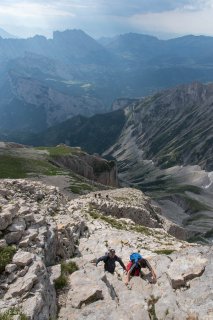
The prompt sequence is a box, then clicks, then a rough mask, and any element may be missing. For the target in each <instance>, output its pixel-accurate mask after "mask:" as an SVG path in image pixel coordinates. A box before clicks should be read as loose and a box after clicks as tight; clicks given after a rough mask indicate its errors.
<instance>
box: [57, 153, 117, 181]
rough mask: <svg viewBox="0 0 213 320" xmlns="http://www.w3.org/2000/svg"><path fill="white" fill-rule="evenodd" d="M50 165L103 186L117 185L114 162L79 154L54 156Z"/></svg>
mask: <svg viewBox="0 0 213 320" xmlns="http://www.w3.org/2000/svg"><path fill="white" fill-rule="evenodd" d="M52 163H54V164H57V165H59V166H60V167H62V168H65V169H69V170H71V171H73V172H75V173H77V174H79V175H81V176H83V177H85V178H87V179H90V180H92V181H96V182H99V183H101V184H103V185H107V186H112V187H116V186H117V185H118V180H117V166H116V163H115V162H114V161H107V160H105V159H103V158H101V157H99V156H94V155H89V154H86V153H83V152H82V153H80V152H79V154H78V155H70V156H69V155H66V156H54V158H53V159H52Z"/></svg>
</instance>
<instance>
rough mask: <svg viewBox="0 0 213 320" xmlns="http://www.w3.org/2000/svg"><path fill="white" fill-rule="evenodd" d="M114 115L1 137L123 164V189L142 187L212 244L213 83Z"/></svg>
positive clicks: (126, 105)
mask: <svg viewBox="0 0 213 320" xmlns="http://www.w3.org/2000/svg"><path fill="white" fill-rule="evenodd" d="M113 109H115V111H113V112H111V113H106V114H100V115H95V116H92V117H90V118H86V117H82V116H77V117H74V118H72V119H70V120H67V121H65V122H63V123H61V124H58V125H56V126H53V127H51V128H49V129H48V130H46V131H44V132H41V133H39V134H27V135H26V133H19V134H16V135H15V134H12V135H9V136H7V135H3V136H1V139H2V140H6V139H8V140H11V141H12V140H13V141H17V142H21V143H25V144H30V145H35V146H39V145H46V146H49V145H52V146H54V145H56V144H59V143H65V144H68V145H70V146H81V147H82V148H83V149H85V150H86V151H87V152H91V153H99V154H102V155H103V156H105V157H107V158H109V159H116V160H117V163H118V172H119V180H120V184H121V185H123V186H126V185H130V186H133V187H137V188H139V189H141V190H143V191H144V192H146V193H147V194H149V196H151V197H152V199H153V200H154V201H156V202H157V203H158V205H160V206H161V208H162V212H163V213H164V214H165V216H167V217H168V218H170V219H171V220H172V221H174V222H175V223H178V224H179V225H181V226H184V227H186V228H187V229H188V230H189V234H191V236H192V235H193V236H194V235H196V236H198V237H200V234H202V235H204V236H205V237H206V238H209V239H211V238H212V227H213V216H212V215H213V201H212V192H213V189H212V188H213V185H212V181H213V174H212V171H213V157H212V154H213V143H212V142H213V125H212V123H213V118H212V117H213V112H212V111H213V110H212V109H213V85H212V84H208V85H202V84H201V83H197V82H195V83H192V84H189V85H180V86H177V87H175V88H173V89H167V90H164V91H162V92H158V93H157V94H154V95H152V96H148V97H146V98H142V99H132V100H131V99H118V100H117V101H115V102H114V104H113Z"/></svg>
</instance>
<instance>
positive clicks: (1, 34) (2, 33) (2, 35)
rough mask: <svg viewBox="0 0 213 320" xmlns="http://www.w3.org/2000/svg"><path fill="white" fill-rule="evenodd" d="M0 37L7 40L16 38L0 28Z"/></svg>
mask: <svg viewBox="0 0 213 320" xmlns="http://www.w3.org/2000/svg"><path fill="white" fill-rule="evenodd" d="M0 37H1V38H4V39H8V38H16V36H14V35H12V34H10V33H9V32H7V31H5V30H4V29H2V28H0Z"/></svg>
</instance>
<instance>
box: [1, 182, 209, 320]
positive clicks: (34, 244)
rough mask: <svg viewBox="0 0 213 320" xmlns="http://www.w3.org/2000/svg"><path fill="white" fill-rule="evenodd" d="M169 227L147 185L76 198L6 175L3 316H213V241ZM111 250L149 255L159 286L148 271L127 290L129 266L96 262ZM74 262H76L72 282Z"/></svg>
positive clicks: (192, 319)
mask: <svg viewBox="0 0 213 320" xmlns="http://www.w3.org/2000/svg"><path fill="white" fill-rule="evenodd" d="M168 224H169V222H168V221H165V220H163V219H161V214H160V210H159V208H157V207H154V206H152V204H151V202H150V199H149V198H147V197H145V196H144V195H143V193H142V192H140V191H138V190H134V189H115V190H110V191H109V190H108V191H101V192H100V193H98V194H95V193H91V194H89V195H87V196H82V197H79V198H77V199H74V200H72V201H68V200H67V198H66V197H65V196H64V195H62V194H60V192H59V190H58V189H57V188H56V187H51V186H46V185H45V184H42V183H40V182H32V181H29V180H1V181H0V230H1V231H0V236H1V239H0V251H1V255H0V257H1V258H0V299H1V300H0V310H1V311H0V314H5V312H9V311H8V310H13V308H14V307H18V310H19V311H17V313H18V312H19V314H20V312H21V314H22V316H20V315H17V314H16V315H11V318H10V319H21V320H22V319H33V320H49V319H56V318H58V319H61V320H62V319H63V320H66V319H67V320H74V319H76V320H77V319H78V320H79V319H82V320H83V319H88V320H93V319H101V320H113V319H122V320H131V319H135V318H137V319H144V320H146V319H149V320H150V319H158V320H160V319H162V320H163V319H167V320H169V319H178V320H179V319H186V320H210V319H212V318H213V309H212V298H213V295H212V292H213V286H212V281H211V279H212V273H213V263H212V257H213V251H212V247H210V246H201V245H197V244H189V243H187V242H185V241H183V240H177V239H176V238H175V237H174V236H172V235H171V234H169V233H168V232H167V230H168ZM109 247H113V248H115V249H116V254H117V255H118V256H120V257H121V258H122V260H123V261H124V263H125V264H126V263H127V262H128V258H129V255H130V253H131V252H134V251H139V252H140V253H141V254H142V255H143V256H144V257H146V258H147V259H148V260H149V261H150V264H151V265H152V266H153V267H154V269H155V270H156V273H157V282H156V283H155V284H153V283H150V274H149V273H146V275H145V276H144V277H143V279H142V278H138V277H135V278H132V279H131V281H130V284H129V285H128V286H126V285H125V284H124V277H125V276H124V274H123V271H122V268H121V267H120V265H118V266H117V267H116V273H115V274H114V275H111V274H108V273H105V272H104V271H103V265H102V264H101V263H100V264H99V265H98V267H95V265H94V261H95V260H96V259H97V258H98V257H99V256H101V255H103V254H104V253H105V252H106V251H107V250H108V248H109ZM66 263H67V265H69V263H72V264H74V265H75V266H76V268H75V269H73V270H72V272H70V273H72V274H70V275H68V273H66V279H64V278H63V277H64V276H65V273H64V274H63V272H64V271H63V270H64V269H65V266H66V265H65V264H66ZM77 269H78V270H77ZM59 279H60V281H61V280H63V279H64V281H61V282H60V288H59V287H58V286H57V284H58V283H59V282H57V281H58V280H59ZM65 280H66V281H65ZM61 284H63V286H62V285H61ZM11 314H14V313H13V312H12V313H11ZM23 317H24V318H23Z"/></svg>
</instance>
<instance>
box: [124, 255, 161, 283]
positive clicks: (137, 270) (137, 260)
mask: <svg viewBox="0 0 213 320" xmlns="http://www.w3.org/2000/svg"><path fill="white" fill-rule="evenodd" d="M142 268H148V269H149V271H150V272H151V275H152V282H153V283H155V282H156V274H155V271H154V270H153V268H152V267H151V265H150V264H149V262H148V261H147V259H145V258H143V257H142V256H141V255H140V254H139V253H132V254H131V255H130V262H129V263H128V264H127V266H126V270H127V279H126V284H128V283H129V281H130V277H134V276H135V277H139V276H141V277H143V276H144V274H143V272H142V270H141V269H142Z"/></svg>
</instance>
